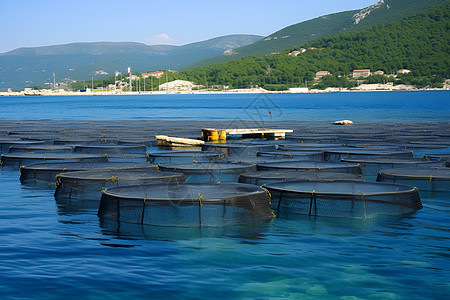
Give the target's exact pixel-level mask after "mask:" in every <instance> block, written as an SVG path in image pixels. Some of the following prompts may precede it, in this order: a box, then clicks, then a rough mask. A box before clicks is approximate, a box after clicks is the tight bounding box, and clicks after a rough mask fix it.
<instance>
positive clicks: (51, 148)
mask: <svg viewBox="0 0 450 300" xmlns="http://www.w3.org/2000/svg"><path fill="white" fill-rule="evenodd" d="M72 151H73V147H70V146H59V145H38V146H11V147H10V148H9V153H71V152H72Z"/></svg>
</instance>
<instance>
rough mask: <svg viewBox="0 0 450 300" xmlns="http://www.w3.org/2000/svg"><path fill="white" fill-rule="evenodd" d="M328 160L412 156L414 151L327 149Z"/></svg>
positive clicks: (326, 158)
mask: <svg viewBox="0 0 450 300" xmlns="http://www.w3.org/2000/svg"><path fill="white" fill-rule="evenodd" d="M324 151H325V160H326V161H341V160H342V159H358V158H368V157H384V158H388V157H389V158H410V157H413V152H412V151H408V150H404V151H403V150H396V149H388V150H386V149H370V148H343V149H329V150H327V149H325V150H324Z"/></svg>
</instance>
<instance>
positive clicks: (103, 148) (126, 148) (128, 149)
mask: <svg viewBox="0 0 450 300" xmlns="http://www.w3.org/2000/svg"><path fill="white" fill-rule="evenodd" d="M73 151H74V152H75V153H89V154H107V155H111V154H145V152H146V151H147V146H145V145H84V146H75V148H74V150H73Z"/></svg>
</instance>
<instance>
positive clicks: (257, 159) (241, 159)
mask: <svg viewBox="0 0 450 300" xmlns="http://www.w3.org/2000/svg"><path fill="white" fill-rule="evenodd" d="M226 160H227V162H229V163H239V164H240V163H245V164H253V165H257V164H258V163H269V162H278V161H294V160H295V159H294V158H293V157H289V156H281V157H279V158H273V157H269V156H232V157H228V158H227V159H226Z"/></svg>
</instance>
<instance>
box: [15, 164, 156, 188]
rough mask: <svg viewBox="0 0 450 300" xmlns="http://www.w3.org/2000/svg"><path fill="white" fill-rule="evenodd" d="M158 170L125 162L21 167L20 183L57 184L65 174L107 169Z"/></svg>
mask: <svg viewBox="0 0 450 300" xmlns="http://www.w3.org/2000/svg"><path fill="white" fill-rule="evenodd" d="M147 168H156V166H152V165H150V164H147V163H144V164H142V163H138V164H135V163H123V162H106V163H90V162H64V163H42V164H34V165H29V166H23V167H20V182H21V183H23V184H34V183H44V184H47V185H48V184H52V185H54V184H55V181H56V175H58V174H60V173H65V172H73V171H86V170H107V169H147Z"/></svg>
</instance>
